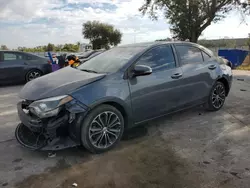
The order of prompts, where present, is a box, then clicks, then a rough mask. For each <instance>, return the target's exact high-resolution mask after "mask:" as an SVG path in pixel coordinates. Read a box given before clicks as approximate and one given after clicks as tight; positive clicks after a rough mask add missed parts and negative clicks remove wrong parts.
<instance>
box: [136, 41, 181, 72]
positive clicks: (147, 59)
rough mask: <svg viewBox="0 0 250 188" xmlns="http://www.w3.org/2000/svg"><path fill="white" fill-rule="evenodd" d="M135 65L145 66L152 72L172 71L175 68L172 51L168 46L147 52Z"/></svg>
mask: <svg viewBox="0 0 250 188" xmlns="http://www.w3.org/2000/svg"><path fill="white" fill-rule="evenodd" d="M136 64H137V65H147V66H149V67H151V68H152V69H153V70H154V71H159V70H167V69H172V68H175V66H176V65H175V59H174V55H173V51H172V48H171V46H169V45H164V46H158V47H155V48H153V49H151V50H149V51H147V52H146V53H145V54H143V55H142V57H141V58H140V59H139V61H138V62H137V63H136Z"/></svg>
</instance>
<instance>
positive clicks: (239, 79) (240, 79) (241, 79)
mask: <svg viewBox="0 0 250 188" xmlns="http://www.w3.org/2000/svg"><path fill="white" fill-rule="evenodd" d="M237 80H238V81H245V79H243V78H238V79H237Z"/></svg>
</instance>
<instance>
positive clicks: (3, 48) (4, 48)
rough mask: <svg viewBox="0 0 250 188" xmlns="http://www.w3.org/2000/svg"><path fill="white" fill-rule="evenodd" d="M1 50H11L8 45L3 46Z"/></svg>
mask: <svg viewBox="0 0 250 188" xmlns="http://www.w3.org/2000/svg"><path fill="white" fill-rule="evenodd" d="M1 50H9V48H8V47H7V46H6V45H1Z"/></svg>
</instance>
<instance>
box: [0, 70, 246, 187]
mask: <svg viewBox="0 0 250 188" xmlns="http://www.w3.org/2000/svg"><path fill="white" fill-rule="evenodd" d="M21 87H22V86H6V87H1V88H0V183H1V185H2V186H4V187H20V188H24V187H25V188H27V187H39V188H42V187H70V186H71V185H72V183H77V184H78V187H125V186H126V187H176V188H181V187H190V188H194V187H195V188H197V187H203V188H205V187H211V188H216V187H221V188H222V187H227V188H231V187H244V188H245V187H246V188H247V187H249V185H250V158H249V156H250V128H249V126H250V72H246V71H234V82H233V85H232V89H231V92H230V95H229V97H228V98H227V100H226V103H225V106H224V107H223V109H222V110H220V111H219V112H206V111H205V110H204V109H203V108H202V107H197V108H194V109H190V110H187V111H185V112H179V113H177V114H175V115H170V116H167V117H164V118H160V119H158V120H155V121H152V122H149V123H147V124H146V125H144V127H146V128H145V129H144V128H143V127H142V128H140V129H135V131H134V132H133V134H134V133H135V132H136V131H137V132H143V131H144V130H146V131H145V134H143V135H141V136H140V137H138V138H134V139H128V138H127V139H124V140H123V141H122V143H121V144H120V145H119V146H118V147H117V148H116V149H114V150H113V151H110V152H108V153H105V154H102V155H91V154H89V153H87V152H86V151H85V150H84V149H82V148H73V149H68V150H64V151H60V152H57V153H56V156H55V157H53V158H49V157H48V155H47V154H48V153H46V152H32V151H28V150H27V149H25V148H22V147H21V146H19V144H18V143H17V142H16V140H15V139H14V131H15V127H16V125H17V124H18V122H19V120H18V117H17V114H16V103H17V101H18V100H19V99H18V94H17V93H18V91H19V90H20V89H21Z"/></svg>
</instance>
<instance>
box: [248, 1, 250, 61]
mask: <svg viewBox="0 0 250 188" xmlns="http://www.w3.org/2000/svg"><path fill="white" fill-rule="evenodd" d="M249 3H250V0H249ZM248 58H249V59H248V60H249V63H250V33H248Z"/></svg>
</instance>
